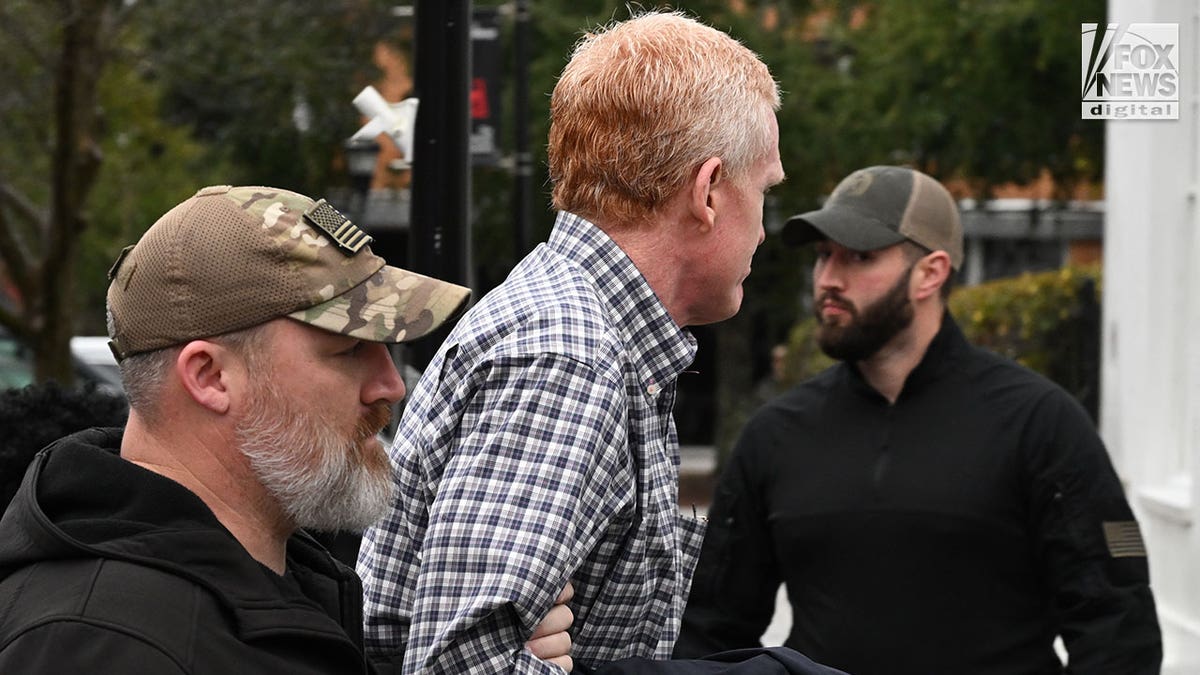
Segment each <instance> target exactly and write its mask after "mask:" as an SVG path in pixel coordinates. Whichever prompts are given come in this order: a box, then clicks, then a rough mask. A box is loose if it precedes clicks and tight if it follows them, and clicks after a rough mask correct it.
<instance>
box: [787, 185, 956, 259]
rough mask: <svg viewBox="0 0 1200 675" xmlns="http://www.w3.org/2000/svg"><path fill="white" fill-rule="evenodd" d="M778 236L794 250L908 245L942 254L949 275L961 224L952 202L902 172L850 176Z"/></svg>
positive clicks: (941, 191)
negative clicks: (823, 244)
mask: <svg viewBox="0 0 1200 675" xmlns="http://www.w3.org/2000/svg"><path fill="white" fill-rule="evenodd" d="M782 236H783V240H784V241H785V242H787V243H789V244H795V245H801V244H809V243H812V242H814V241H817V240H819V239H831V240H833V241H835V242H837V243H839V244H841V245H842V246H845V247H846V248H849V249H853V250H855V251H874V250H877V249H881V248H887V247H888V246H892V245H895V244H899V243H900V242H902V241H911V242H913V243H915V244H918V245H920V246H923V247H925V248H927V249H929V250H930V251H945V252H946V253H947V254H949V255H950V264H951V266H952V267H954V269H955V270H957V269H959V268H960V267H962V259H963V233H962V220H961V219H960V218H959V215H958V205H957V204H956V203H955V202H954V198H953V197H952V196H950V192H949V191H948V190H946V188H945V186H943V185H942V184H941V183H939V182H938V181H937V180H935V179H933V178H931V177H930V176H928V175H926V174H923V173H921V172H920V171H916V170H914V169H909V168H907V167H902V166H872V167H868V168H866V169H859V170H858V171H855V172H854V173H852V174H850V175H849V176H847V177H845V178H844V179H842V182H840V183H838V185H837V187H836V188H834V190H833V194H831V195H830V196H829V199H828V200H826V201H825V204H824V205H823V206H822V207H821V208H820V209H818V210H816V211H809V212H808V213H801V214H799V215H795V216H792V217H791V218H789V219H788V221H787V222H786V223H784V226H783V233H782Z"/></svg>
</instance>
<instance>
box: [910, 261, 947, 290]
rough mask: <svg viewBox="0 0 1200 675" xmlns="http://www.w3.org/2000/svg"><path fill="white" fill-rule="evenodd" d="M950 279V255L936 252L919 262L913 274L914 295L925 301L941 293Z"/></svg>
mask: <svg viewBox="0 0 1200 675" xmlns="http://www.w3.org/2000/svg"><path fill="white" fill-rule="evenodd" d="M949 278H950V254H948V253H946V252H945V251H934V252H933V253H930V254H928V255H926V256H925V257H924V258H921V260H920V261H918V262H917V266H916V268H915V273H914V274H913V283H914V284H915V288H914V289H913V295H914V297H915V299H917V300H924V299H925V298H928V297H930V296H934V295H937V294H938V293H940V292H941V288H942V284H945V283H946V280H947V279H949Z"/></svg>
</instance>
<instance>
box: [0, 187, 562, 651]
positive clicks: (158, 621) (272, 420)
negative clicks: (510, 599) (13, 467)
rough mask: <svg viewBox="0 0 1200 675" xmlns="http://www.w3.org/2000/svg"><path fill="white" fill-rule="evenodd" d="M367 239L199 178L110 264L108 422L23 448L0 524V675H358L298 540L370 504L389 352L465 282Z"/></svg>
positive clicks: (394, 394) (270, 195)
mask: <svg viewBox="0 0 1200 675" xmlns="http://www.w3.org/2000/svg"><path fill="white" fill-rule="evenodd" d="M369 240H370V237H368V236H367V235H366V234H365V233H363V232H362V231H361V230H359V229H358V228H357V227H355V226H354V225H353V223H351V222H350V221H349V220H347V219H346V218H345V217H343V216H342V215H341V214H340V213H338V212H337V211H336V210H335V209H334V208H333V207H331V206H330V205H329V204H328V203H326V202H325V201H324V200H318V201H315V202H314V201H313V200H312V199H309V198H308V197H304V196H302V195H299V194H295V193H292V192H288V191H286V190H279V189H275V188H266V187H230V186H215V187H209V188H205V189H202V190H200V191H199V192H198V193H197V194H196V195H195V196H193V197H192V198H190V199H188V200H186V201H184V202H183V203H182V204H179V205H178V206H176V207H175V208H173V209H172V210H171V211H169V212H168V213H166V214H165V215H164V216H163V217H162V218H160V219H159V220H158V222H156V223H155V224H154V225H153V226H152V227H151V228H150V229H149V230H148V231H147V232H146V234H145V235H144V236H143V237H142V238H141V240H140V241H139V242H138V243H137V244H136V245H134V246H131V247H129V248H127V249H126V250H125V251H124V252H123V253H122V255H121V257H120V259H118V261H117V263H116V264H115V265H114V266H113V269H112V271H111V272H110V274H109V276H110V279H111V285H110V287H109V290H108V322H109V334H110V337H111V338H112V340H111V346H112V349H113V353H114V354H115V355H116V357H117V359H118V360H119V361H120V364H121V376H122V380H123V382H124V386H125V391H126V392H127V394H128V396H129V404H130V413H129V420H128V423H127V425H126V427H125V428H124V429H119V428H113V429H90V430H87V431H84V432H81V433H79V434H76V435H72V436H68V437H66V438H64V439H62V440H60V441H58V442H57V443H55V444H53V445H51V446H50V447H48V448H47V449H46V450H44V451H42V452H41V453H40V454H39V455H38V456H37V457H36V459H35V460H34V461H33V463H32V465H31V466H30V468H29V470H28V472H27V473H26V476H25V480H24V482H23V484H22V486H21V488H20V491H19V493H18V495H17V497H16V499H15V500H14V501H13V503H12V506H10V508H9V509H8V511H7V512H6V513H5V515H4V518H3V521H0V672H5V673H73V672H88V673H122V674H125V673H289V674H296V673H359V674H361V673H366V672H371V666H370V665H369V664H368V663H367V661H366V659H365V658H364V656H363V651H362V596H361V593H362V591H361V585H360V583H359V580H358V578H357V577H356V576H355V574H354V572H353V571H352V570H350V569H349V568H347V567H345V566H344V565H341V564H339V563H338V562H336V561H335V560H334V559H333V558H332V557H331V556H330V555H329V554H328V553H327V552H326V551H325V550H324V549H323V548H322V547H321V546H319V545H318V544H317V543H316V541H315V540H313V539H312V538H311V537H310V536H308V535H307V534H306V533H305V532H304V531H303V528H318V529H323V530H332V529H348V530H349V529H357V530H359V531H361V530H362V529H363V528H365V527H367V526H368V525H370V524H371V523H373V522H374V521H375V520H376V519H378V518H379V517H380V515H381V514H382V513H383V512H384V511H385V510H386V509H387V507H388V504H389V502H390V500H391V498H392V487H391V485H392V482H391V470H390V466H389V463H388V459H387V455H386V453H385V452H384V450H383V448H382V446H381V445H380V443H379V441H378V440H376V435H377V434H378V432H379V431H380V430H381V429H382V428H383V427H384V426H385V425H386V424H387V423H388V418H389V415H390V409H391V406H392V405H393V404H395V403H396V402H398V401H400V400H401V399H402V398H403V397H404V393H405V391H404V384H403V382H402V380H401V379H400V375H399V373H398V372H397V370H396V367H395V365H394V363H393V361H392V358H391V355H390V353H389V351H388V347H387V344H388V343H397V342H403V341H407V340H412V339H416V338H419V337H421V336H423V335H425V334H427V333H429V332H430V331H431V330H433V329H435V328H437V327H438V326H439V325H441V324H442V323H444V322H446V321H447V320H449V319H450V318H452V317H454V316H456V315H457V314H458V313H459V312H460V311H461V309H462V308H463V306H464V305H465V304H466V303H467V301H468V298H469V295H470V292H469V291H468V290H467V289H466V288H462V287H460V286H456V285H454V284H449V283H445V282H442V281H438V280H436V279H431V278H428V277H424V276H421V275H418V274H414V273H412V272H407V271H405V270H402V269H398V268H395V267H390V266H387V265H386V264H385V263H384V260H383V259H382V258H380V257H378V256H376V255H374V254H373V253H371V250H370V248H369V247H367V246H366V244H367V243H368V242H369ZM556 610H557V608H556ZM561 611H562V612H566V613H567V614H568V615H569V611H567V610H566V608H565V607H562V608H561ZM568 623H569V621H568ZM562 637H564V638H565V637H566V635H565V633H564V634H563V635H562ZM559 644H562V643H561V642H560V643H559ZM566 649H569V638H567V639H566V646H565V647H564V650H566ZM565 653H566V651H563V652H562V654H565ZM550 656H555V655H554V654H551V655H550Z"/></svg>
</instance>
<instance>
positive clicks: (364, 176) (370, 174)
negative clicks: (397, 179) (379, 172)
mask: <svg viewBox="0 0 1200 675" xmlns="http://www.w3.org/2000/svg"><path fill="white" fill-rule="evenodd" d="M343 151H344V152H345V153H346V173H348V174H349V175H350V187H351V188H352V189H353V194H352V195H351V197H350V203H349V204H347V205H346V208H347V209H348V210H349V211H350V213H349V214H348V215H349V216H350V219H351V220H354V221H356V222H357V223H358V225H359V226H360V227H365V226H366V224H367V223H366V222H365V220H366V219H365V216H366V214H367V199H368V198H369V197H370V194H371V180H372V179H373V178H374V177H375V162H376V160H377V159H378V157H379V143H377V142H376V141H373V140H367V139H354V138H352V139H350V140H348V141H346V143H345V145H344V146H343Z"/></svg>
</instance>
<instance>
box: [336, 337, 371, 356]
mask: <svg viewBox="0 0 1200 675" xmlns="http://www.w3.org/2000/svg"><path fill="white" fill-rule="evenodd" d="M364 345H365V343H364V342H363V341H362V340H355V341H354V344H352V345H350V346H349V347H348V348H346V349H343V350H342V351H340V352H338V355H339V356H354V355H356V354H358V353H359V352H361V351H362V349H363V346H364Z"/></svg>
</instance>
